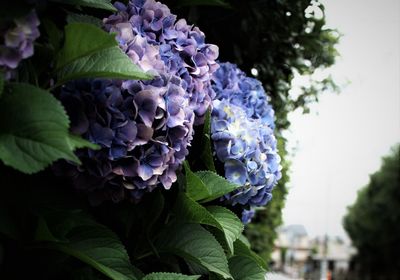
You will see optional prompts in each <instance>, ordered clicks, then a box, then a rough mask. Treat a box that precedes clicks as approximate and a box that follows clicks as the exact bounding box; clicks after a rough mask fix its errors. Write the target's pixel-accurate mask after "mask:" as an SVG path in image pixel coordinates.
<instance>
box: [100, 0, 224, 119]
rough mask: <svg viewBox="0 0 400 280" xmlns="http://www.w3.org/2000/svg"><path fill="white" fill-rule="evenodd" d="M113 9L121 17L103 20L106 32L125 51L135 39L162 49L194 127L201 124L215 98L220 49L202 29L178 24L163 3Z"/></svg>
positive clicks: (140, 1) (146, 1)
mask: <svg viewBox="0 0 400 280" xmlns="http://www.w3.org/2000/svg"><path fill="white" fill-rule="evenodd" d="M114 5H115V7H116V8H117V9H118V13H117V14H115V15H112V16H110V17H108V18H106V19H104V24H105V28H106V30H109V31H116V32H117V33H119V34H120V44H121V45H122V48H123V49H126V48H127V47H129V44H130V43H129V37H132V36H135V35H141V36H143V37H145V38H146V39H147V41H148V42H149V43H150V44H152V45H156V46H159V51H160V55H161V58H162V60H163V62H164V63H165V65H166V66H167V68H168V70H169V72H170V73H171V74H174V75H176V76H178V77H180V78H181V79H182V86H183V88H184V90H185V92H186V95H187V98H188V100H189V106H190V107H191V108H192V110H193V111H194V112H195V114H196V119H195V124H201V123H202V122H203V121H204V114H205V112H206V111H207V109H208V108H209V107H210V106H211V102H212V100H213V98H214V91H213V90H212V87H211V83H210V80H211V77H212V74H213V73H214V72H215V71H216V69H218V64H217V62H216V59H217V57H218V47H217V46H215V45H211V44H206V43H205V36H204V33H203V32H201V31H200V29H198V28H197V27H193V26H191V25H188V24H187V23H186V21H185V20H184V19H180V20H178V21H177V20H176V16H175V15H173V14H171V12H170V10H169V8H168V7H167V6H166V5H164V4H161V3H160V2H156V1H154V0H131V1H129V3H128V4H127V5H125V4H123V3H120V2H116V3H115V4H114ZM127 38H128V39H127Z"/></svg>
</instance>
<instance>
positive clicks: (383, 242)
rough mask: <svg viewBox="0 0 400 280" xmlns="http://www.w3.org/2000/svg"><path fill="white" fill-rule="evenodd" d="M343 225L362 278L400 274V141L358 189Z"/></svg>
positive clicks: (383, 277)
mask: <svg viewBox="0 0 400 280" xmlns="http://www.w3.org/2000/svg"><path fill="white" fill-rule="evenodd" d="M343 225H344V228H345V229H346V231H347V233H348V234H349V236H350V238H351V240H352V243H353V245H354V246H355V247H356V248H357V255H356V257H355V262H356V263H357V264H358V265H359V270H360V271H359V273H360V275H359V276H360V279H398V278H399V276H400V271H399V267H400V262H399V251H398V248H399V247H400V226H399V225H400V145H397V146H396V147H395V148H393V149H392V152H391V154H390V155H389V156H387V157H384V158H383V163H382V166H381V168H380V169H379V171H377V172H375V173H374V174H372V175H371V176H370V182H369V183H368V185H367V186H365V187H364V188H362V189H361V190H360V191H359V192H358V196H357V199H356V201H355V202H354V204H353V205H352V206H350V207H349V208H348V213H347V215H346V216H345V218H344V220H343Z"/></svg>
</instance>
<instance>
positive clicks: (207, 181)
mask: <svg viewBox="0 0 400 280" xmlns="http://www.w3.org/2000/svg"><path fill="white" fill-rule="evenodd" d="M195 174H196V176H198V178H200V180H201V181H202V182H203V184H204V185H205V186H206V187H207V189H208V192H209V196H208V197H205V198H203V199H201V202H208V201H211V200H214V199H216V198H218V197H221V196H223V195H224V194H227V193H230V192H232V191H234V190H236V189H237V188H239V187H240V186H239V185H236V184H233V183H231V182H229V181H228V180H226V179H225V178H223V177H221V176H219V175H218V174H216V173H214V172H212V171H198V172H196V173H195Z"/></svg>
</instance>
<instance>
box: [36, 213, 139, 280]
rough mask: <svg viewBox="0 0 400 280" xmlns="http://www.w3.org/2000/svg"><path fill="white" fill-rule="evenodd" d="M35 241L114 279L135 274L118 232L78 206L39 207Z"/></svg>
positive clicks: (131, 278)
mask: <svg viewBox="0 0 400 280" xmlns="http://www.w3.org/2000/svg"><path fill="white" fill-rule="evenodd" d="M37 211H38V212H39V215H40V216H39V221H38V226H37V229H36V238H35V239H36V241H43V242H42V243H41V245H42V246H43V247H45V248H49V249H54V250H58V251H61V252H63V253H65V254H67V255H70V256H73V257H75V258H77V259H79V260H80V261H82V262H84V263H86V264H88V265H90V266H92V267H93V268H94V269H96V270H98V271H100V272H101V273H103V274H104V275H106V276H108V277H109V278H111V279H114V280H136V279H139V278H140V277H139V276H136V275H138V273H136V272H135V268H134V267H133V266H132V265H131V263H130V261H129V256H128V254H127V252H126V250H125V248H124V246H123V245H122V243H121V242H120V240H119V239H118V237H117V235H116V234H115V233H114V232H112V231H111V230H110V229H108V228H107V227H105V226H103V225H101V224H98V223H97V222H96V221H95V220H94V219H93V218H92V217H91V216H89V215H88V214H86V213H85V212H83V211H82V210H80V209H76V210H72V211H71V210H64V209H54V208H47V207H46V208H39V209H38V210H37Z"/></svg>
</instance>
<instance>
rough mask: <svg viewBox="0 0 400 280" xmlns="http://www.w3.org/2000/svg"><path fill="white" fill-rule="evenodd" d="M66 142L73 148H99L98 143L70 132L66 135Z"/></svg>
mask: <svg viewBox="0 0 400 280" xmlns="http://www.w3.org/2000/svg"><path fill="white" fill-rule="evenodd" d="M68 142H69V144H70V146H71V149H73V150H75V149H80V148H89V149H92V150H98V149H100V146H99V145H97V144H94V143H92V142H89V141H87V140H86V139H83V138H82V137H80V136H78V135H75V134H72V133H70V134H69V135H68Z"/></svg>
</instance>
